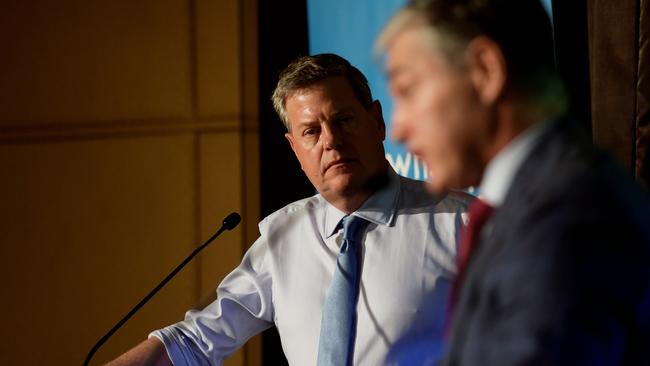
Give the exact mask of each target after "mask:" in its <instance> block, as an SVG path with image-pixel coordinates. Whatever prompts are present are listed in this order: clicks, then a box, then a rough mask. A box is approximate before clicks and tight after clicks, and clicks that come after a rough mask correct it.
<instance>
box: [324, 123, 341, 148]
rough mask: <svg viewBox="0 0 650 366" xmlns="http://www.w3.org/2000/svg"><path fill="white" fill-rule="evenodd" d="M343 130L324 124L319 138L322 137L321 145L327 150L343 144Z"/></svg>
mask: <svg viewBox="0 0 650 366" xmlns="http://www.w3.org/2000/svg"><path fill="white" fill-rule="evenodd" d="M342 134H343V131H341V129H340V128H333V127H331V126H325V127H324V128H323V132H322V135H321V138H322V139H323V145H324V146H325V149H327V150H337V149H340V148H341V146H343V136H342Z"/></svg>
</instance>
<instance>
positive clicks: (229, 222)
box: [84, 212, 241, 366]
mask: <svg viewBox="0 0 650 366" xmlns="http://www.w3.org/2000/svg"><path fill="white" fill-rule="evenodd" d="M240 221H241V216H239V214H238V213H237V212H232V213H231V214H230V215H228V216H226V218H225V219H223V224H222V225H221V227H220V228H219V230H217V232H216V233H214V234H213V235H212V236H211V237H210V239H208V240H206V241H205V242H204V243H203V244H201V246H200V247H198V248H196V249H194V251H193V252H192V254H190V255H189V256H188V257H187V258H185V260H184V261H183V262H181V264H179V265H178V266H177V267H176V268H174V270H173V271H171V273H170V274H168V275H167V277H165V279H164V280H162V281H160V283H159V284H158V286H156V287H155V288H154V289H153V290H151V292H149V294H148V295H147V296H145V297H144V298H143V299H142V300H141V301H140V302H139V303H138V304H137V305H136V306H134V307H133V309H131V311H129V313H128V314H126V316H124V318H122V319H121V320H120V321H119V322H117V324H115V325H114V326H113V328H111V330H109V331H108V333H106V334H105V335H104V336H103V337H102V338H101V339H100V340H99V341H97V343H95V345H94V346H93V348H91V349H90V352H88V355H87V356H86V360H85V361H84V366H88V364H90V360H91V359H92V358H93V356H94V355H95V353H96V352H97V351H98V350H99V348H100V347H101V346H102V345H104V343H106V341H107V340H108V339H109V338H110V337H111V336H112V335H113V334H114V333H115V332H117V330H118V329H120V328H121V327H122V326H123V325H124V323H126V322H127V321H128V320H129V319H131V317H132V316H133V315H134V314H135V313H137V312H138V310H140V308H142V307H143V306H144V304H146V303H147V301H149V300H150V299H151V298H152V297H153V296H154V295H155V294H156V293H157V292H158V291H160V289H161V288H162V287H163V286H165V285H166V284H167V282H169V280H171V279H172V277H174V276H175V275H176V274H177V273H178V272H179V271H180V270H181V269H183V267H185V265H186V264H187V263H189V262H190V261H191V260H192V258H194V256H196V255H197V254H198V253H199V252H200V251H201V250H203V248H205V247H206V246H208V244H210V243H211V242H212V241H213V240H214V239H216V238H217V237H218V236H219V235H221V233H222V232H224V231H225V230H228V231H230V230H232V229H234V228H235V227H236V226H237V225H239V222H240Z"/></svg>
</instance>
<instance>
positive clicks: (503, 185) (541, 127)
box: [479, 123, 548, 208]
mask: <svg viewBox="0 0 650 366" xmlns="http://www.w3.org/2000/svg"><path fill="white" fill-rule="evenodd" d="M547 128H548V123H538V124H536V125H534V126H532V127H529V128H528V129H527V130H525V131H524V132H522V133H521V134H519V136H517V137H516V138H515V139H514V140H512V141H511V142H510V143H509V144H508V145H506V147H505V148H503V149H502V150H501V151H500V152H499V153H498V154H497V155H496V156H495V157H494V158H492V160H491V161H490V163H489V164H488V165H487V166H486V168H485V173H484V174H483V179H482V181H481V185H480V186H479V187H480V196H481V199H482V200H483V201H485V202H486V203H487V204H489V205H490V206H492V207H495V208H496V207H499V206H501V205H502V204H503V201H504V200H505V198H506V194H507V193H508V190H509V189H510V186H511V185H512V180H513V179H514V178H515V173H517V171H518V170H519V168H520V167H521V164H523V162H524V160H525V159H526V158H527V157H528V154H530V151H531V150H532V149H533V147H534V146H535V144H536V143H537V141H538V140H539V138H540V137H541V135H542V133H543V132H544V131H545V130H546V129H547Z"/></svg>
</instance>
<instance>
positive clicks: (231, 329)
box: [149, 238, 273, 366]
mask: <svg viewBox="0 0 650 366" xmlns="http://www.w3.org/2000/svg"><path fill="white" fill-rule="evenodd" d="M267 257H268V246H267V243H266V242H265V241H264V240H263V239H262V238H260V239H258V240H257V241H256V242H255V244H253V246H252V247H251V248H250V249H249V250H248V252H247V253H246V254H245V255H244V259H243V260H242V262H241V264H240V265H239V266H238V267H237V268H235V270H233V271H232V272H231V273H230V274H228V276H226V278H225V279H224V280H223V282H221V284H220V285H219V287H218V288H217V299H216V300H215V301H213V302H212V303H211V304H210V305H208V306H207V307H205V308H204V309H203V310H190V311H188V312H187V313H186V314H185V320H183V321H181V322H179V323H176V324H173V325H170V326H168V327H165V328H163V329H159V330H156V331H154V332H152V333H151V334H149V337H150V338H151V337H156V338H158V339H160V340H161V341H162V342H163V344H164V345H165V348H166V350H167V354H168V355H169V358H170V359H171V361H172V363H173V364H174V365H177V366H179V365H221V364H222V363H223V360H224V359H225V358H226V357H228V356H229V355H231V354H232V353H233V352H234V351H235V350H237V349H238V348H239V347H240V346H241V345H243V344H244V343H245V342H246V341H247V340H248V339H249V338H250V337H252V336H254V335H255V334H257V333H260V332H261V331H263V330H265V329H267V328H269V327H271V326H272V325H273V303H272V296H271V275H270V272H269V263H268V262H269V261H268V258H267Z"/></svg>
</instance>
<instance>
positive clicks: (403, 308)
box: [150, 168, 471, 366]
mask: <svg viewBox="0 0 650 366" xmlns="http://www.w3.org/2000/svg"><path fill="white" fill-rule="evenodd" d="M470 200H471V198H470V197H469V196H468V195H465V194H463V193H451V194H449V195H447V196H446V197H444V198H434V197H431V196H430V195H429V194H428V193H427V192H426V190H425V188H424V185H423V183H422V182H417V181H413V180H410V179H407V178H403V177H400V176H398V175H397V174H396V173H395V172H394V171H392V169H390V168H389V183H388V184H387V185H386V186H385V187H384V188H382V189H381V190H379V191H378V192H376V193H375V194H374V195H372V196H371V197H370V198H369V199H368V200H367V201H366V202H365V203H364V204H363V205H362V207H361V208H359V209H358V210H357V211H355V212H354V213H353V215H355V216H359V217H362V218H364V219H366V220H368V221H370V224H369V225H368V227H367V229H366V231H365V234H364V236H363V245H362V248H361V284H360V292H359V301H358V304H357V334H356V338H355V345H354V364H355V365H372V366H375V365H430V364H435V363H436V362H437V361H438V360H439V359H440V357H441V353H442V340H443V326H444V323H445V319H444V318H445V312H446V305H447V297H448V292H449V288H450V284H451V281H452V279H453V277H454V275H455V273H456V265H455V254H456V238H457V235H458V232H459V230H460V229H461V227H462V225H464V223H465V222H466V219H467V218H466V214H465V210H466V207H467V205H468V204H469V202H470ZM344 216H345V213H343V212H341V211H339V210H338V209H336V208H335V207H334V206H332V205H330V204H329V203H328V202H327V201H325V200H324V199H323V197H321V196H320V195H315V196H313V197H310V198H306V199H303V200H300V201H297V202H294V203H292V204H289V205H288V206H286V207H284V208H282V209H281V210H278V211H276V212H275V213H273V214H271V215H270V216H268V217H267V218H265V219H264V220H263V221H262V222H261V223H260V224H259V228H260V233H261V236H260V238H259V239H258V240H257V241H256V242H255V243H254V244H253V246H252V247H251V248H250V249H249V250H248V252H247V253H246V254H245V256H244V258H243V261H242V263H241V264H240V265H239V266H238V267H237V268H236V269H235V270H234V271H232V272H231V273H230V274H229V275H228V276H226V278H225V279H224V280H223V282H222V283H221V284H220V285H219V287H218V288H217V300H215V301H214V302H213V303H212V304H210V305H208V306H207V307H206V308H205V309H203V310H200V311H198V310H191V311H189V312H187V314H186V316H185V320H184V321H182V322H179V323H177V324H174V325H172V326H169V327H166V328H163V329H161V330H158V331H155V332H153V333H152V334H151V335H150V336H155V337H158V338H159V339H161V340H162V341H163V343H164V344H165V347H166V349H167V353H168V355H169V356H170V358H171V359H172V361H173V363H174V365H205V364H212V365H220V364H221V363H222V362H223V359H224V358H226V357H227V356H228V355H230V354H231V353H232V352H234V351H235V350H236V349H237V348H238V347H239V346H241V345H242V344H243V343H245V342H246V340H248V339H249V338H250V337H252V336H253V335H255V334H257V333H259V332H261V331H263V330H264V329H266V328H269V327H271V326H274V325H275V326H276V327H277V329H278V332H279V334H280V338H281V341H282V348H283V350H284V352H285V355H286V357H287V359H288V361H289V363H290V364H291V365H300V366H302V365H315V364H316V359H317V355H318V344H319V335H320V323H321V311H322V306H323V303H324V299H325V295H326V292H327V289H328V288H329V285H330V281H331V279H332V275H333V273H334V269H335V266H336V258H337V255H338V251H339V246H340V245H341V242H342V239H343V238H342V230H339V228H338V226H339V225H338V224H339V222H340V221H341V219H342V218H343V217H344Z"/></svg>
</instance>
